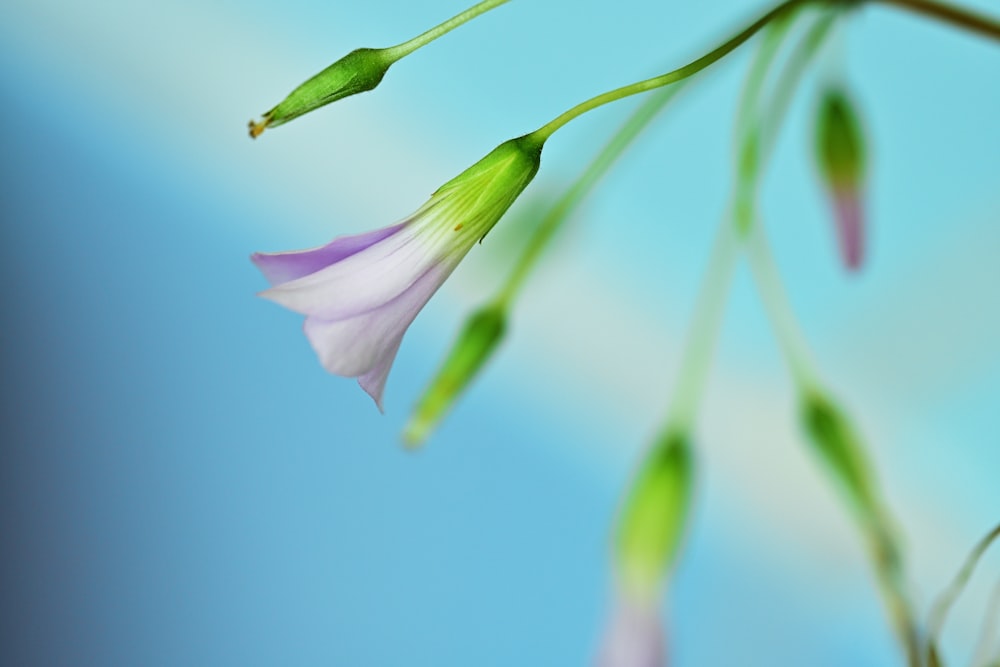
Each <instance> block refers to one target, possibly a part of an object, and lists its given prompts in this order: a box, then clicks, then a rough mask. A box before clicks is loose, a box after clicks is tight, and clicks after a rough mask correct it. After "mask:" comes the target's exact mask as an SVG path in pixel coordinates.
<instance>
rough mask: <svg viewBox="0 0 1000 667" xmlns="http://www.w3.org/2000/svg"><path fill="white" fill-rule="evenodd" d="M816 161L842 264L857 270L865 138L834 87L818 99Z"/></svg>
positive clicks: (862, 232) (853, 113)
mask: <svg viewBox="0 0 1000 667" xmlns="http://www.w3.org/2000/svg"><path fill="white" fill-rule="evenodd" d="M816 160H817V162H818V165H819V170H820V174H821V176H822V177H823V180H824V181H825V182H826V187H827V189H828V191H829V195H830V198H831V200H832V205H833V209H834V215H835V219H836V224H837V237H838V242H839V244H840V252H841V256H842V258H843V261H844V264H845V265H846V266H847V267H848V268H849V269H852V270H854V269H858V268H860V266H861V263H862V261H863V259H864V253H865V220H864V204H863V201H862V198H863V196H864V192H863V190H864V181H865V168H866V151H865V137H864V131H863V128H862V125H861V122H860V120H859V118H858V114H857V111H856V109H855V107H854V104H853V103H852V102H851V100H850V98H849V97H848V96H847V95H846V94H845V93H844V92H843V91H842V90H839V89H837V88H829V89H827V90H826V91H825V92H824V94H823V97H822V99H821V100H820V105H819V110H818V114H817V119H816Z"/></svg>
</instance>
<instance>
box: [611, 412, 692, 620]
mask: <svg viewBox="0 0 1000 667" xmlns="http://www.w3.org/2000/svg"><path fill="white" fill-rule="evenodd" d="M691 468H692V456H691V450H690V447H689V445H688V436H687V435H686V434H683V433H676V432H671V433H668V434H667V435H665V436H663V437H662V438H661V439H660V440H659V441H658V442H657V443H656V445H655V446H654V447H653V449H652V451H651V452H650V453H649V456H648V457H647V458H646V460H645V462H644V463H643V465H642V468H641V469H640V471H639V476H638V477H637V478H636V480H635V482H634V483H633V486H632V490H631V491H630V492H629V495H628V500H627V501H626V503H625V507H624V509H623V511H622V516H621V520H620V525H619V529H618V544H617V554H616V556H617V565H618V571H619V575H620V577H621V584H622V586H623V589H624V592H625V594H627V595H629V596H630V597H632V598H634V599H637V600H641V599H643V598H648V597H654V598H655V596H656V595H657V593H658V591H659V588H660V583H661V582H662V581H663V579H664V578H665V576H666V574H667V573H668V571H669V569H670V567H671V566H672V565H673V563H674V560H675V559H676V556H677V552H678V550H679V548H680V544H681V539H682V538H683V536H684V526H685V524H686V522H687V515H688V502H689V499H690V495H691V472H692V471H691Z"/></svg>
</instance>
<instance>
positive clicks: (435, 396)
mask: <svg viewBox="0 0 1000 667" xmlns="http://www.w3.org/2000/svg"><path fill="white" fill-rule="evenodd" d="M506 322H507V317H506V313H505V312H504V311H503V309H502V308H500V307H498V306H495V305H494V306H487V307H485V308H483V309H481V310H479V311H477V312H475V313H473V314H472V315H471V316H470V317H469V319H468V320H466V322H465V327H464V328H463V329H462V331H461V333H460V334H459V335H458V339H457V340H456V341H455V344H454V345H453V346H452V348H451V352H449V354H448V356H447V357H446V358H445V361H444V363H443V364H442V365H441V368H440V370H438V373H437V375H436V376H435V378H434V379H433V380H432V381H431V383H430V385H429V386H428V387H427V389H426V390H425V391H424V394H423V396H422V397H421V398H420V401H419V402H418V403H417V406H416V408H415V409H414V411H413V415H412V416H411V417H410V421H409V423H407V425H406V427H405V428H404V429H403V441H404V442H405V443H406V444H407V445H408V446H410V447H417V446H419V445H421V444H423V443H424V441H425V440H426V439H427V436H428V435H430V433H431V431H432V430H433V429H434V427H435V426H436V425H437V424H438V422H439V421H441V419H442V418H443V417H444V415H445V414H446V413H447V412H448V409H449V408H451V406H452V404H453V403H454V402H455V400H456V399H457V398H458V397H459V395H460V394H461V393H462V392H463V391H464V390H465V388H466V387H467V386H468V385H469V383H470V382H471V381H472V379H473V378H474V377H475V376H476V375H477V374H478V373H479V371H480V369H481V368H482V367H483V364H485V363H486V360H487V359H489V358H490V356H491V355H492V354H493V351H494V350H495V349H496V348H497V345H499V343H500V341H501V340H503V335H504V331H505V329H506Z"/></svg>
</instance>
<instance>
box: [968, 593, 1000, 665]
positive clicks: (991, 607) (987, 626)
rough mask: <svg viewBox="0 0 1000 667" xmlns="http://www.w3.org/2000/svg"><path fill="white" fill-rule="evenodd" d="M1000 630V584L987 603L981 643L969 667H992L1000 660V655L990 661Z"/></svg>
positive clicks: (980, 634)
mask: <svg viewBox="0 0 1000 667" xmlns="http://www.w3.org/2000/svg"><path fill="white" fill-rule="evenodd" d="M998 628H1000V583H997V585H995V586H994V587H993V593H992V594H990V601H989V602H988V603H987V607H986V614H985V615H984V616H983V627H982V630H980V632H979V641H978V642H976V648H975V649H974V650H973V651H972V660H971V661H969V667H990V665H994V664H996V662H997V660H1000V655H998V656H997V657H995V658H994V659H992V660H991V659H990V649H991V648H992V647H993V644H994V643H995V642H996V634H997V629H998Z"/></svg>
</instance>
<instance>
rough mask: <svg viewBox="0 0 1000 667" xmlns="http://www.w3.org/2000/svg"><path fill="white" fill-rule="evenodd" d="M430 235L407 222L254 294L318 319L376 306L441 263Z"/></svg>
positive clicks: (340, 316)
mask: <svg viewBox="0 0 1000 667" xmlns="http://www.w3.org/2000/svg"><path fill="white" fill-rule="evenodd" d="M433 242H434V241H433V239H429V238H426V237H421V236H420V235H419V234H418V233H417V232H415V231H414V230H413V228H411V227H408V228H404V229H402V230H400V231H399V232H398V233H396V234H393V235H391V236H388V237H386V238H384V239H383V240H381V241H379V242H378V243H375V244H373V245H370V246H369V247H367V248H365V249H364V250H361V251H359V252H357V253H355V254H353V255H350V256H348V257H345V258H344V259H342V260H341V261H339V262H336V263H334V264H331V265H330V266H327V267H325V268H323V269H320V270H319V271H316V272H315V273H311V274H309V275H307V276H303V277H301V278H297V279H295V280H291V281H289V282H286V283H282V284H280V285H277V286H275V287H272V288H271V289H268V290H264V291H263V292H261V293H260V296H262V297H264V298H265V299H270V300H272V301H274V302H276V303H279V304H281V305H282V306H284V307H285V308H288V309H289V310H294V311H295V312H298V313H302V314H303V315H309V316H313V317H317V318H319V319H323V320H330V321H334V320H344V319H348V318H351V317H354V316H355V315H360V314H362V313H365V312H367V311H369V310H372V309H375V308H379V307H381V306H382V305H383V304H386V303H388V302H390V301H392V300H393V299H395V298H396V297H398V296H399V295H400V294H402V293H404V292H405V291H407V290H408V289H409V288H410V287H411V286H412V285H413V283H414V282H415V281H416V280H418V279H419V278H420V277H421V276H423V275H424V274H425V273H426V272H427V271H428V270H430V269H431V268H432V267H434V266H437V265H439V264H440V263H441V259H440V258H439V253H438V252H437V248H435V247H434V245H433Z"/></svg>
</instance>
